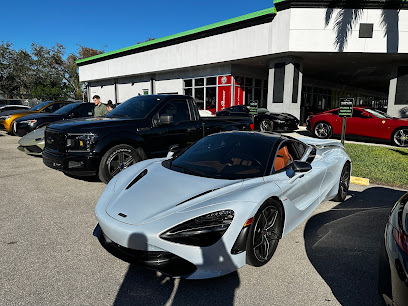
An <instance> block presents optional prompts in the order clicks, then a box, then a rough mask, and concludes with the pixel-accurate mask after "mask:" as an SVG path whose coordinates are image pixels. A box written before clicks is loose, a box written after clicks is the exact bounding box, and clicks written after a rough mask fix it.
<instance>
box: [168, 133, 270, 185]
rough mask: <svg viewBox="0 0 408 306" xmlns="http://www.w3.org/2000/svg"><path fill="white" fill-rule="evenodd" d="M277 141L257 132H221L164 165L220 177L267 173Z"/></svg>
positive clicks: (197, 173)
mask: <svg viewBox="0 0 408 306" xmlns="http://www.w3.org/2000/svg"><path fill="white" fill-rule="evenodd" d="M273 145H274V139H272V138H271V139H270V140H265V139H263V138H261V137H258V136H256V135H253V134H244V133H235V132H234V133H220V134H215V135H211V136H208V137H205V138H203V139H201V140H200V141H198V142H197V143H196V144H195V145H193V146H192V147H190V148H189V149H188V150H187V151H185V152H184V153H182V154H181V155H180V156H178V157H176V158H175V159H174V160H173V161H166V162H164V163H163V165H164V166H166V167H168V168H170V169H172V170H174V171H177V172H184V173H187V174H192V175H197V176H204V177H209V178H217V179H244V178H253V177H259V176H263V175H264V173H265V170H266V167H267V164H268V160H269V157H270V155H271V151H272V148H273Z"/></svg>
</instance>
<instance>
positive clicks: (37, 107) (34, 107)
mask: <svg viewBox="0 0 408 306" xmlns="http://www.w3.org/2000/svg"><path fill="white" fill-rule="evenodd" d="M49 103H50V101H46V102H41V103H40V104H37V105H36V106H33V107H32V108H30V110H32V111H39V110H40V109H42V108H43V107H45V106H47V105H48V104H49Z"/></svg>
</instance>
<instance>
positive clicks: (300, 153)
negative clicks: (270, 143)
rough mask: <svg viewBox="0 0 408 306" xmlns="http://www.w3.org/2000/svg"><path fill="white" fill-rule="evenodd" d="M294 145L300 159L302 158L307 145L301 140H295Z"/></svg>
mask: <svg viewBox="0 0 408 306" xmlns="http://www.w3.org/2000/svg"><path fill="white" fill-rule="evenodd" d="M294 145H295V147H296V149H297V151H298V159H299V160H300V159H302V157H303V155H305V151H306V148H307V146H306V145H305V144H304V143H301V142H295V143H294Z"/></svg>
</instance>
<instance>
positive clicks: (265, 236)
mask: <svg viewBox="0 0 408 306" xmlns="http://www.w3.org/2000/svg"><path fill="white" fill-rule="evenodd" d="M278 217H279V211H278V210H277V209H276V207H273V206H267V207H265V209H264V210H263V211H262V212H261V214H260V216H259V218H258V219H257V221H256V224H255V226H254V229H253V231H254V232H253V235H252V238H253V240H252V245H253V251H254V255H255V257H256V259H257V260H258V261H260V262H265V261H268V260H269V259H270V257H271V255H272V253H273V251H274V247H275V246H274V244H275V243H276V242H277V241H278V240H279V224H278V222H277V219H278Z"/></svg>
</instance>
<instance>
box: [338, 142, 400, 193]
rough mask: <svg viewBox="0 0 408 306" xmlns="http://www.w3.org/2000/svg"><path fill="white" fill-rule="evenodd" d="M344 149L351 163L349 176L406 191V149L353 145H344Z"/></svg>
mask: <svg viewBox="0 0 408 306" xmlns="http://www.w3.org/2000/svg"><path fill="white" fill-rule="evenodd" d="M345 148H346V152H347V154H348V155H349V156H350V158H351V161H352V163H353V170H352V174H351V175H353V176H358V177H364V178H368V179H369V180H370V183H376V184H382V185H388V186H395V187H401V188H407V189H408V149H402V148H398V147H395V148H389V147H381V146H368V145H360V144H354V143H346V144H345Z"/></svg>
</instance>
